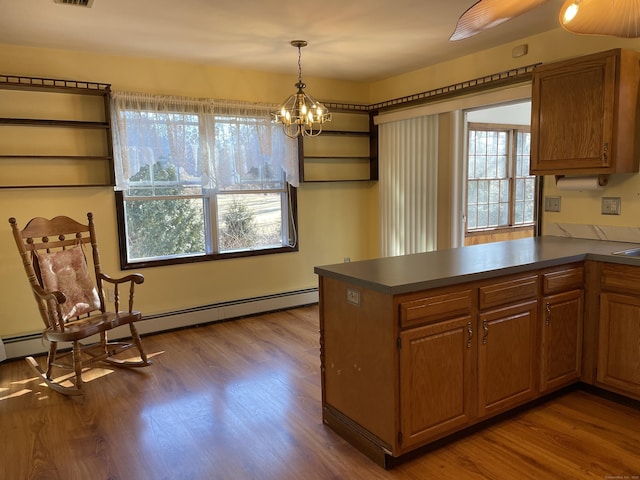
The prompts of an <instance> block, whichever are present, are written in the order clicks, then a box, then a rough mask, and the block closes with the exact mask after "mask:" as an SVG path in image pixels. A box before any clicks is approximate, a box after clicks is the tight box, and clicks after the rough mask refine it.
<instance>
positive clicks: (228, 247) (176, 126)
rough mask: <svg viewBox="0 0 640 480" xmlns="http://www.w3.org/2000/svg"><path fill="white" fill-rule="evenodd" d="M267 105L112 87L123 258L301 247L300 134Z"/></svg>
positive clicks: (129, 262) (137, 260)
mask: <svg viewBox="0 0 640 480" xmlns="http://www.w3.org/2000/svg"><path fill="white" fill-rule="evenodd" d="M272 109H273V106H269V105H256V104H247V103H240V102H229V101H215V100H209V99H202V100H201V99H189V98H182V97H162V96H152V95H145V94H133V93H123V92H115V93H114V94H113V101H112V118H113V122H112V123H113V125H114V164H115V169H116V190H117V192H116V201H117V207H118V208H117V211H118V224H119V230H120V258H121V263H122V268H133V267H139V266H152V265H162V264H172V263H183V262H192V261H200V260H216V259H222V258H230V257H238V256H249V255H259V254H267V253H280V252H286V251H294V250H297V242H296V188H295V187H296V186H297V184H298V183H297V182H298V181H297V143H296V142H295V141H294V140H292V139H290V138H288V137H286V135H284V133H283V131H282V129H281V128H280V127H278V126H277V125H275V124H272V123H271V119H270V112H271V110H272Z"/></svg>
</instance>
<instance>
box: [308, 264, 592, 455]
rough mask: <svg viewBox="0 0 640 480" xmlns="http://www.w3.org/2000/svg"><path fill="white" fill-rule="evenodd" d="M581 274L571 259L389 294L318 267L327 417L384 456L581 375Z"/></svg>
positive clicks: (400, 452)
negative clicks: (543, 309)
mask: <svg viewBox="0 0 640 480" xmlns="http://www.w3.org/2000/svg"><path fill="white" fill-rule="evenodd" d="M583 281H584V273H583V270H582V266H581V264H572V265H568V266H562V267H554V268H550V269H548V270H542V271H540V270H534V271H530V272H525V273H519V274H515V275H508V276H502V277H496V278H493V279H484V280H481V281H475V282H469V283H464V284H459V285H455V286H448V287H441V288H434V289H430V290H423V291H417V292H414V293H406V294H397V295H391V294H383V293H380V292H377V291H374V290H370V289H368V288H363V287H359V286H356V285H352V284H349V283H348V282H346V281H343V280H338V279H335V278H331V277H324V276H321V277H320V305H321V308H320V344H321V371H322V393H323V420H324V422H325V423H326V424H327V425H329V426H330V427H331V428H333V429H334V430H336V431H337V432H339V433H340V434H341V435H343V436H344V437H345V438H347V439H348V440H349V441H351V443H353V444H354V445H356V446H357V447H359V448H360V449H361V450H362V451H363V452H365V453H366V454H367V455H369V456H370V457H371V458H373V459H374V460H376V461H377V462H378V463H380V464H382V465H387V462H388V461H389V459H390V458H393V457H398V456H401V455H404V454H406V453H409V452H411V451H414V450H416V449H418V448H420V447H422V446H425V445H427V444H429V443H432V442H434V441H436V440H438V439H441V438H443V437H445V436H447V435H450V434H452V433H455V432H458V431H460V430H462V429H464V428H466V427H469V426H472V425H474V424H477V423H478V422H480V421H482V420H485V419H487V418H489V417H491V416H494V415H497V414H500V413H503V412H506V411H508V410H510V409H512V408H514V407H516V406H519V405H522V404H524V403H526V402H528V401H530V400H533V399H535V398H537V397H539V396H540V389H539V383H541V382H542V384H543V385H544V387H543V390H547V389H550V388H555V386H556V385H560V383H562V384H565V382H570V380H569V379H570V378H571V379H573V380H577V378H576V376H575V375H576V371H575V368H576V365H578V367H577V368H579V361H578V360H577V357H578V354H577V353H576V349H579V348H580V347H579V345H578V343H579V338H580V334H579V333H577V332H576V330H575V329H578V330H580V329H581V324H580V323H579V321H578V320H579V312H580V311H581V309H582V306H581V305H582V304H581V301H582V300H581V298H582V297H581V290H580V288H579V287H581V286H582V282H583ZM576 292H578V296H576ZM543 297H544V300H545V302H548V303H549V305H550V310H551V323H550V326H549V328H548V330H547V331H546V332H545V331H544V330H542V327H541V325H540V323H541V322H543V321H544V318H545V317H544V316H543V315H542V314H541V312H540V311H539V310H540V305H541V301H542V300H543ZM545 305H546V303H545ZM566 305H569V307H567V306H566ZM556 317H557V318H556ZM580 333H581V330H580ZM543 337H544V342H545V343H544V347H542V348H541V345H542V340H541V339H542V338H543ZM541 351H545V352H546V353H545V354H541V353H540V352H541ZM576 362H578V363H576ZM569 364H570V365H569ZM542 365H544V366H545V367H544V368H546V369H547V370H545V373H541V371H540V368H541V366H542ZM568 365H569V366H568ZM541 379H542V380H541Z"/></svg>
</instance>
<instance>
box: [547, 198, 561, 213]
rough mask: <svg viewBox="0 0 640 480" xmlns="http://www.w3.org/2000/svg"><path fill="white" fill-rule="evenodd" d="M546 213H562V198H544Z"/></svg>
mask: <svg viewBox="0 0 640 480" xmlns="http://www.w3.org/2000/svg"><path fill="white" fill-rule="evenodd" d="M544 211H545V212H559V211H560V197H544Z"/></svg>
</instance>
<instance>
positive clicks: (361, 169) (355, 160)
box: [298, 110, 378, 183]
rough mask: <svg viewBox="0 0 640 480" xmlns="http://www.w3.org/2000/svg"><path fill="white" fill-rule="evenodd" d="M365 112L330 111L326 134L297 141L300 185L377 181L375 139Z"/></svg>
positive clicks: (376, 146) (374, 131)
mask: <svg viewBox="0 0 640 480" xmlns="http://www.w3.org/2000/svg"><path fill="white" fill-rule="evenodd" d="M371 115H372V114H370V113H369V112H368V111H359V110H356V111H350V110H338V111H332V120H331V123H330V124H326V126H327V127H329V128H328V129H327V130H323V131H322V133H321V134H320V135H319V136H317V137H304V138H299V139H298V146H299V158H298V161H299V165H300V181H301V182H304V183H322V182H366V181H372V180H378V136H377V130H376V129H377V127H376V126H375V125H374V124H373V120H372V116H371Z"/></svg>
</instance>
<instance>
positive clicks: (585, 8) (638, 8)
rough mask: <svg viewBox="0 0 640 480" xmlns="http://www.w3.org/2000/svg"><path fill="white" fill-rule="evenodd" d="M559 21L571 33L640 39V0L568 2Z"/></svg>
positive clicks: (565, 3) (561, 10)
mask: <svg viewBox="0 0 640 480" xmlns="http://www.w3.org/2000/svg"><path fill="white" fill-rule="evenodd" d="M559 19H560V25H562V28H564V29H565V30H567V31H568V32H571V33H577V34H583V35H606V36H612V37H622V38H638V37H640V2H639V1H638V0H566V1H565V2H564V4H563V5H562V8H561V9H560V15H559Z"/></svg>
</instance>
